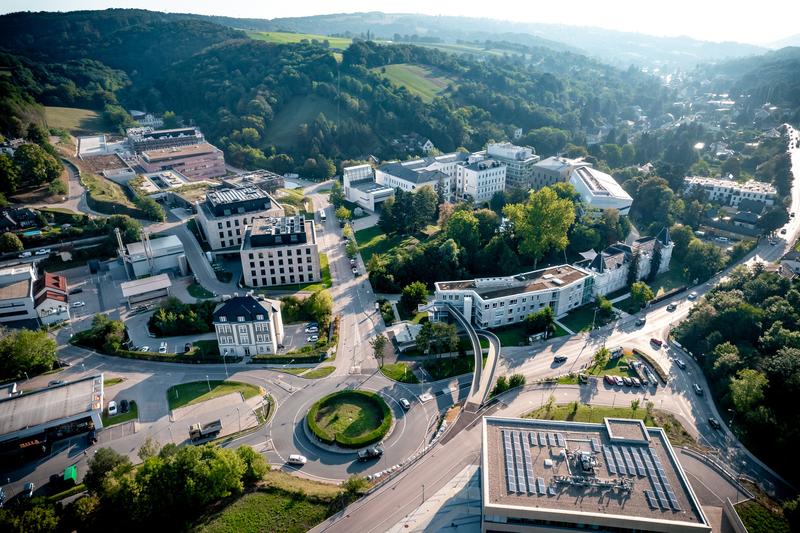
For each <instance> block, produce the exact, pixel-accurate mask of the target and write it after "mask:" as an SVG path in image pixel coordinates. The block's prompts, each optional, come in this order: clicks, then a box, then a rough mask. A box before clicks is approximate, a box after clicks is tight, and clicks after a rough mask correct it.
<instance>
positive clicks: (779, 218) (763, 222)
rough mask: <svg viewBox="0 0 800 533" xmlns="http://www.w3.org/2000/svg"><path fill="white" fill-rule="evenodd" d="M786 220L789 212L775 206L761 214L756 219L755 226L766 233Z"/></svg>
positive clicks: (787, 220) (772, 230)
mask: <svg viewBox="0 0 800 533" xmlns="http://www.w3.org/2000/svg"><path fill="white" fill-rule="evenodd" d="M787 222H789V213H788V212H787V211H786V209H785V208H783V207H776V208H773V209H770V210H769V211H767V212H766V213H764V214H763V215H761V218H759V219H758V221H756V227H758V228H759V229H760V230H761V233H762V234H764V235H767V234H769V233H772V232H774V231H775V230H777V229H778V228H780V227H781V226H783V225H785V224H786V223H787Z"/></svg>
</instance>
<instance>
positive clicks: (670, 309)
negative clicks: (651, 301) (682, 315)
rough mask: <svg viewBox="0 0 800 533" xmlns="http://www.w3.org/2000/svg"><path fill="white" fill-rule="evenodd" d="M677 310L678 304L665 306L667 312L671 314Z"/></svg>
mask: <svg viewBox="0 0 800 533" xmlns="http://www.w3.org/2000/svg"><path fill="white" fill-rule="evenodd" d="M677 308H678V304H675V303H672V304H669V305H668V306H667V311H670V312H672V311H674V310H676V309H677Z"/></svg>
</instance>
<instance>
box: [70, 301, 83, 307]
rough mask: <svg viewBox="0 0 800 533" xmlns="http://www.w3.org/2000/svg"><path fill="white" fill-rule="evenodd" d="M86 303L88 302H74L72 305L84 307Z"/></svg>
mask: <svg viewBox="0 0 800 533" xmlns="http://www.w3.org/2000/svg"><path fill="white" fill-rule="evenodd" d="M85 305H86V302H72V307H73V308H75V307H83V306H85Z"/></svg>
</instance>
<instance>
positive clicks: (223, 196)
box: [196, 185, 285, 253]
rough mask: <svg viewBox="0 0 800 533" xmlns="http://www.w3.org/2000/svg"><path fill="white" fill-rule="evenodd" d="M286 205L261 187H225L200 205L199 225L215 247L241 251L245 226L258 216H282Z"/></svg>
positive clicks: (212, 247) (210, 244) (210, 192)
mask: <svg viewBox="0 0 800 533" xmlns="http://www.w3.org/2000/svg"><path fill="white" fill-rule="evenodd" d="M284 214H285V212H284V209H283V206H282V205H281V204H279V203H278V202H276V201H275V200H274V199H273V198H272V196H270V195H269V194H268V193H267V192H265V191H264V190H263V189H260V188H259V187H255V186H252V185H248V186H244V187H234V188H222V189H216V190H213V191H208V192H207V193H206V199H205V201H204V202H199V203H198V204H197V219H196V220H197V225H198V227H199V228H200V229H201V231H202V232H203V235H205V238H206V240H207V241H208V244H209V246H210V247H211V249H212V250H219V251H231V252H237V253H238V251H239V246H240V245H241V244H242V238H243V237H244V228H245V226H247V225H248V224H250V223H251V222H252V220H253V219H254V218H258V217H282V216H283V215H284Z"/></svg>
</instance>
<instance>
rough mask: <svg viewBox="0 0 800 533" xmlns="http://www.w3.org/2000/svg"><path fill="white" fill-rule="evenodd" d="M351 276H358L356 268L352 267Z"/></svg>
mask: <svg viewBox="0 0 800 533" xmlns="http://www.w3.org/2000/svg"><path fill="white" fill-rule="evenodd" d="M353 275H354V276H358V269H357V268H356V267H353Z"/></svg>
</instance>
